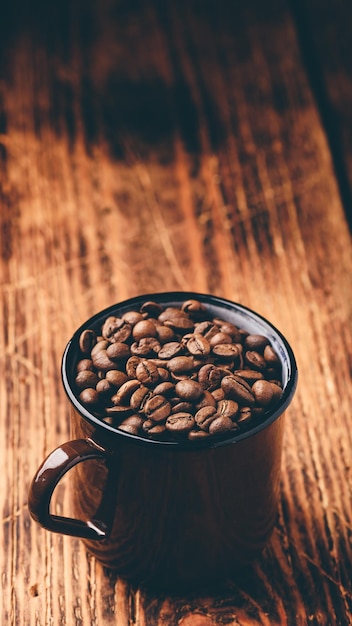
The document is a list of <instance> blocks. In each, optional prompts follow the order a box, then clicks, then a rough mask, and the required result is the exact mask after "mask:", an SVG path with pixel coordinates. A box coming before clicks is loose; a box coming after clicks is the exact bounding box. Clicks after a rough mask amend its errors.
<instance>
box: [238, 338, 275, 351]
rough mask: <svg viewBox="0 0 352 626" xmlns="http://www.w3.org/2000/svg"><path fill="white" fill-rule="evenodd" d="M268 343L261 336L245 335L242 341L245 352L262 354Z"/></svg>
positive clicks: (266, 339)
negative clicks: (251, 351)
mask: <svg viewBox="0 0 352 626" xmlns="http://www.w3.org/2000/svg"><path fill="white" fill-rule="evenodd" d="M268 343H269V339H268V338H267V337H264V336H263V335H247V337H246V338H245V340H244V347H245V349H246V350H255V351H256V352H260V353H261V354H263V351H264V348H265V346H267V345H268Z"/></svg>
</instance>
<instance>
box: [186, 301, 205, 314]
mask: <svg viewBox="0 0 352 626" xmlns="http://www.w3.org/2000/svg"><path fill="white" fill-rule="evenodd" d="M181 310H182V311H184V312H185V313H187V315H189V316H190V317H192V318H193V317H195V318H198V317H202V316H203V315H204V314H205V313H206V307H205V306H204V304H203V303H202V302H199V300H186V301H185V302H184V303H183V304H182V306H181Z"/></svg>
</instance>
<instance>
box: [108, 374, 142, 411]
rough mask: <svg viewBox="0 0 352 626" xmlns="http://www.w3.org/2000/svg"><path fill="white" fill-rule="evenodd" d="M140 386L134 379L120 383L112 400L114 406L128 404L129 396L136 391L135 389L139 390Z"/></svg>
mask: <svg viewBox="0 0 352 626" xmlns="http://www.w3.org/2000/svg"><path fill="white" fill-rule="evenodd" d="M140 384H141V383H140V382H139V380H137V379H135V378H134V379H132V380H126V382H125V383H122V385H121V386H120V387H119V389H118V391H117V392H116V394H115V396H113V398H112V401H113V402H114V404H123V405H124V404H128V403H129V401H130V398H131V395H132V394H133V392H134V391H136V389H138V388H139V386H140Z"/></svg>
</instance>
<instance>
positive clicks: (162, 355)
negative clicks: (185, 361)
mask: <svg viewBox="0 0 352 626" xmlns="http://www.w3.org/2000/svg"><path fill="white" fill-rule="evenodd" d="M180 352H182V345H181V343H180V342H179V341H170V342H168V343H164V345H163V346H162V347H161V348H160V350H159V352H158V358H159V359H172V358H173V357H175V356H177V355H178V354H180Z"/></svg>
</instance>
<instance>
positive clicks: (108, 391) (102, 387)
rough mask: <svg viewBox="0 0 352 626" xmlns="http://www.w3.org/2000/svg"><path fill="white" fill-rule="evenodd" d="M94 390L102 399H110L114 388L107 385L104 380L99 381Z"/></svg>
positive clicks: (109, 384) (106, 381)
mask: <svg viewBox="0 0 352 626" xmlns="http://www.w3.org/2000/svg"><path fill="white" fill-rule="evenodd" d="M95 389H96V390H97V392H98V394H99V396H103V397H105V396H106V397H111V396H112V395H113V394H114V393H115V391H116V388H115V386H114V385H112V384H111V383H109V381H108V380H106V378H102V379H101V380H99V381H98V382H97V384H96V385H95Z"/></svg>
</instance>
